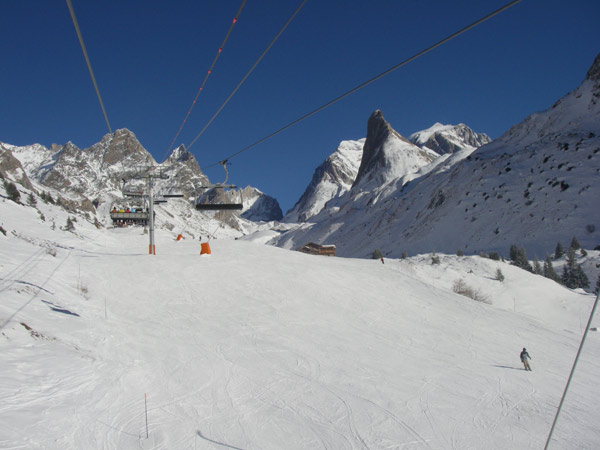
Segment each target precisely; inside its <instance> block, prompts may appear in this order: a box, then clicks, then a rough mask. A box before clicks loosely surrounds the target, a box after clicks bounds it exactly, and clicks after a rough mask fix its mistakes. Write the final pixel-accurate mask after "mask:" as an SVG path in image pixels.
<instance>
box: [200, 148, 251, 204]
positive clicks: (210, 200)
mask: <svg viewBox="0 0 600 450" xmlns="http://www.w3.org/2000/svg"><path fill="white" fill-rule="evenodd" d="M219 164H221V165H222V166H223V169H224V170H225V180H224V181H223V182H222V183H214V184H212V183H210V184H207V185H204V186H200V189H202V190H204V192H203V193H202V194H201V195H200V196H199V197H198V198H197V199H196V209H198V210H201V211H239V210H241V209H242V208H243V207H244V202H243V198H242V191H241V189H240V188H239V187H237V186H236V185H234V184H227V179H228V178H229V172H228V170H227V164H228V161H227V160H223V161H220V162H219ZM225 189H229V190H230V191H237V192H238V198H239V202H229V201H226V195H225V194H223V195H219V194H218V193H219V192H221V193H224V192H225ZM219 190H220V191H219Z"/></svg>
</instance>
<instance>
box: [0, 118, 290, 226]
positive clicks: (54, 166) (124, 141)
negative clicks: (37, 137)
mask: <svg viewBox="0 0 600 450" xmlns="http://www.w3.org/2000/svg"><path fill="white" fill-rule="evenodd" d="M1 145H2V147H1V149H0V167H4V168H5V169H4V168H3V169H2V171H3V172H6V173H8V174H10V175H11V176H10V178H11V179H13V180H15V181H17V182H18V183H20V184H22V185H23V186H25V187H27V188H28V189H30V188H32V186H31V184H27V183H29V179H31V180H33V181H35V182H36V183H39V184H40V185H41V186H43V187H47V188H50V189H53V190H55V191H56V192H60V193H61V194H62V195H64V196H69V197H70V198H71V199H72V200H76V201H77V202H82V201H85V203H86V204H87V205H91V204H92V201H93V202H94V203H95V204H108V203H113V202H117V201H118V200H119V199H122V196H123V194H122V190H123V188H124V186H125V184H127V188H128V189H129V190H135V191H140V190H142V189H143V185H144V184H145V180H144V179H141V178H140V175H141V174H143V173H145V172H147V171H148V170H149V169H151V168H154V169H156V170H159V171H160V172H161V173H162V174H163V175H166V178H165V179H157V180H155V184H154V187H155V192H156V193H160V194H183V196H184V198H185V201H186V202H187V203H188V206H189V208H191V209H193V208H194V202H193V201H194V198H195V197H196V196H198V195H200V194H201V193H202V192H204V190H203V189H202V188H203V187H205V186H207V185H210V181H209V179H208V177H207V176H206V175H204V173H202V170H201V168H200V166H199V165H198V162H197V160H196V158H195V157H194V155H193V154H192V153H190V152H188V151H187V150H186V148H185V147H184V146H183V145H182V146H180V147H178V148H176V149H174V150H173V152H172V153H171V154H170V155H169V157H168V158H167V159H166V160H165V161H164V162H163V163H161V164H157V162H156V161H155V159H154V158H153V157H152V155H151V154H150V153H149V152H148V151H147V150H146V149H145V148H144V147H143V146H142V144H141V143H140V142H139V140H138V139H137V137H136V136H135V134H134V133H133V132H131V131H130V130H127V129H119V130H116V131H115V132H113V133H109V134H106V135H104V136H103V137H102V139H101V141H100V142H98V143H96V144H94V145H92V146H91V147H89V148H86V149H83V150H82V149H80V148H78V147H77V146H76V145H75V144H73V143H72V142H67V143H66V144H65V145H55V144H53V145H52V146H51V147H50V148H49V149H48V148H46V147H44V146H42V145H39V144H35V145H30V146H23V147H16V146H12V145H8V144H1ZM246 189H247V190H248V201H247V202H245V206H247V208H248V209H252V211H248V217H251V218H252V220H255V219H256V218H260V220H277V219H280V218H281V208H280V207H279V204H278V203H277V200H275V199H274V198H272V197H269V196H266V195H265V194H263V193H262V192H260V191H259V190H257V189H255V188H252V187H248V188H246ZM250 193H251V194H250ZM91 209H93V208H91ZM88 210H90V209H89V208H88Z"/></svg>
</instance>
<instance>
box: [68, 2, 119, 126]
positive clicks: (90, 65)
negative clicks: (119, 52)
mask: <svg viewBox="0 0 600 450" xmlns="http://www.w3.org/2000/svg"><path fill="white" fill-rule="evenodd" d="M67 6H68V8H69V12H70V13H71V19H72V20H73V26H74V27H75V32H76V33H77V38H78V39H79V45H81V51H82V52H83V57H84V58H85V62H86V64H87V67H88V70H89V72H90V76H91V78H92V83H93V84H94V89H96V95H97V96H98V101H99V102H100V108H102V114H104V120H105V121H106V126H107V127H108V132H109V133H112V129H111V127H110V123H109V122H108V115H107V114H106V109H105V108H104V103H103V102H102V97H101V96H100V89H98V83H96V77H95V76H94V71H93V70H92V64H91V63H90V58H89V56H88V54H87V50H86V49H85V44H84V43H83V36H82V35H81V30H80V29H79V24H78V23H77V17H75V10H74V9H73V5H72V4H71V0H67Z"/></svg>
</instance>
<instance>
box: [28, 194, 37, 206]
mask: <svg viewBox="0 0 600 450" xmlns="http://www.w3.org/2000/svg"><path fill="white" fill-rule="evenodd" d="M27 204H28V205H29V206H35V205H37V200H36V199H35V197H34V196H33V192H30V193H29V195H28V196H27Z"/></svg>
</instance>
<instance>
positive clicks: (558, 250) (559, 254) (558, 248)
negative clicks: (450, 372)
mask: <svg viewBox="0 0 600 450" xmlns="http://www.w3.org/2000/svg"><path fill="white" fill-rule="evenodd" d="M564 254H565V249H564V248H563V246H562V244H561V243H560V242H558V243H557V244H556V249H555V250H554V259H559V258H562V256H563V255H564Z"/></svg>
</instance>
